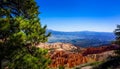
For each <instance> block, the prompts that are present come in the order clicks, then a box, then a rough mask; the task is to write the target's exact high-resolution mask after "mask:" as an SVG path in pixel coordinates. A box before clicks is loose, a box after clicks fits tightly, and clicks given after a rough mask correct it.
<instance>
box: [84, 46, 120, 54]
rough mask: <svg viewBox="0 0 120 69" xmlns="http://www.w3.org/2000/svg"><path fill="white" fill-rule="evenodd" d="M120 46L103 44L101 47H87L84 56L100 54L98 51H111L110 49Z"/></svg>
mask: <svg viewBox="0 0 120 69" xmlns="http://www.w3.org/2000/svg"><path fill="white" fill-rule="evenodd" d="M119 48H120V47H119V46H117V45H110V46H101V47H97V48H94V47H91V48H87V49H86V50H84V51H83V53H82V54H83V56H86V55H89V54H98V53H102V52H105V51H110V50H117V49H119Z"/></svg>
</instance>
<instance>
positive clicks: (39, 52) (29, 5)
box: [0, 0, 50, 69]
mask: <svg viewBox="0 0 120 69" xmlns="http://www.w3.org/2000/svg"><path fill="white" fill-rule="evenodd" d="M38 8H39V7H38V6H37V5H36V2H35V0H0V68H2V62H3V60H7V61H8V64H7V67H9V68H12V69H16V68H18V69H21V68H22V69H29V68H31V69H45V68H46V67H47V64H48V63H49V61H50V60H49V59H48V58H46V54H47V50H44V49H40V48H36V47H35V45H37V44H38V43H39V42H46V41H47V39H48V37H49V36H50V33H48V34H46V27H47V26H44V27H42V26H41V24H40V19H39V18H38V16H39V12H38ZM8 65H9V66H8Z"/></svg>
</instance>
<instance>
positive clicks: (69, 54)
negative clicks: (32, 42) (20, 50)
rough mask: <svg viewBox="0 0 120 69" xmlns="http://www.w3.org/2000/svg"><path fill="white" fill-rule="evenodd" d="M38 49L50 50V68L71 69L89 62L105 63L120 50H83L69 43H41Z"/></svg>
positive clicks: (110, 46)
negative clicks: (61, 68) (62, 68)
mask: <svg viewBox="0 0 120 69" xmlns="http://www.w3.org/2000/svg"><path fill="white" fill-rule="evenodd" d="M37 47H39V48H44V49H48V51H49V53H48V54H49V57H50V59H51V64H50V65H49V66H50V68H58V67H59V66H65V67H68V68H71V67H75V66H77V65H80V64H84V63H88V62H89V63H90V62H95V61H103V60H105V59H106V58H107V57H108V56H115V55H116V54H115V53H114V50H116V49H119V46H117V45H109V46H100V47H96V48H94V47H90V48H81V47H77V46H74V45H72V44H69V43H40V44H39V45H37Z"/></svg>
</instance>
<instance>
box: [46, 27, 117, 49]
mask: <svg viewBox="0 0 120 69" xmlns="http://www.w3.org/2000/svg"><path fill="white" fill-rule="evenodd" d="M47 32H51V33H52V36H51V37H49V41H48V42H49V43H55V42H63V43H71V44H74V45H76V46H82V47H88V46H99V45H105V44H110V43H111V41H113V40H114V39H115V35H114V33H112V32H95V31H75V32H63V31H54V30H49V29H48V30H47Z"/></svg>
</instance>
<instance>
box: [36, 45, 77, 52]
mask: <svg viewBox="0 0 120 69" xmlns="http://www.w3.org/2000/svg"><path fill="white" fill-rule="evenodd" d="M37 47H39V48H44V49H48V50H64V51H72V50H75V49H77V47H76V46H74V45H72V44H70V43H40V44H38V45H37Z"/></svg>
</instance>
